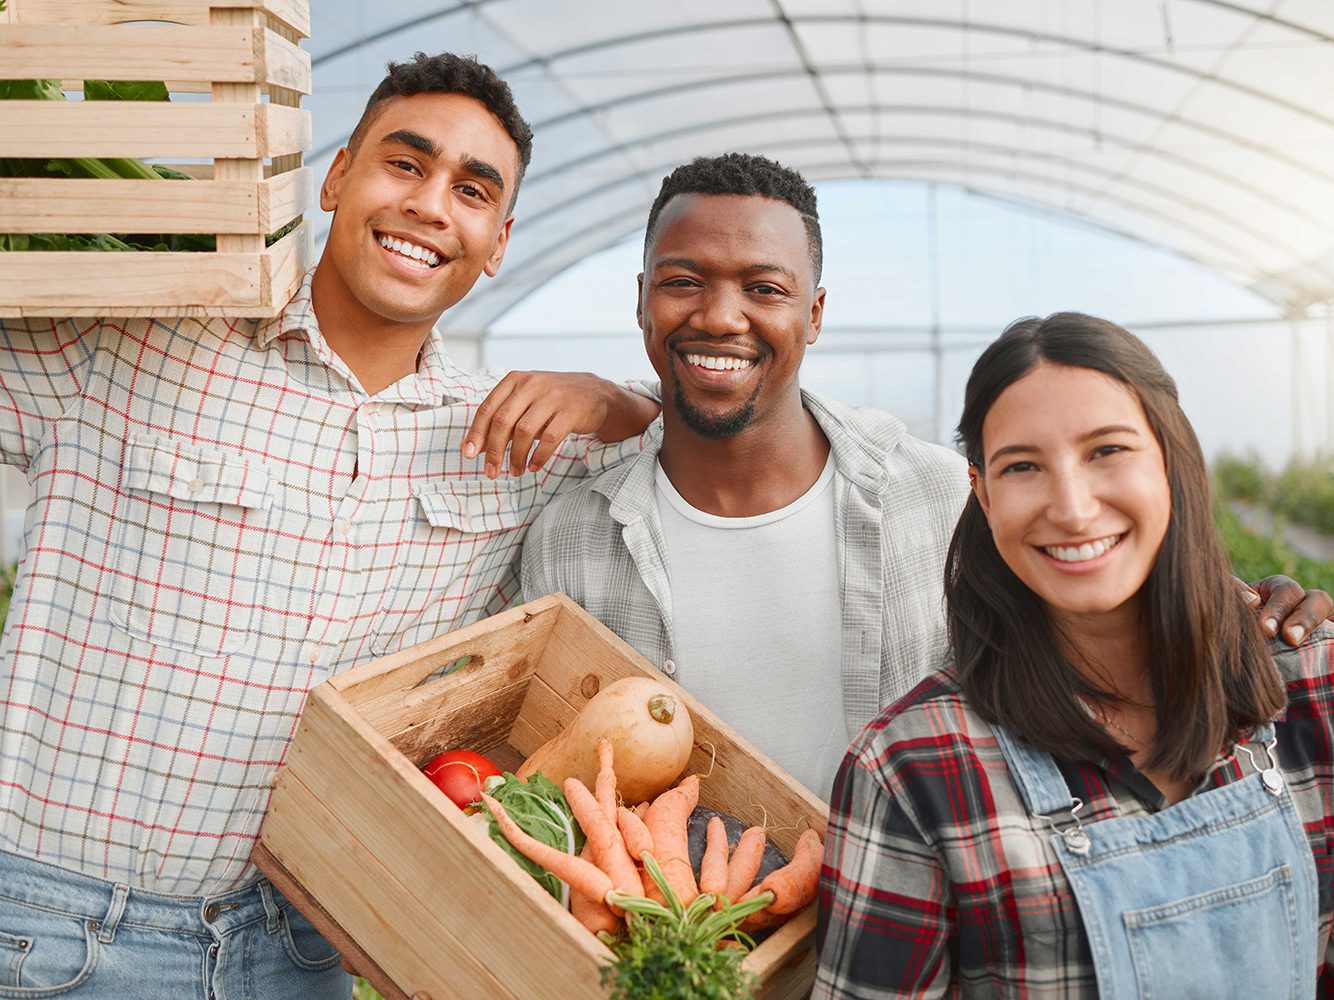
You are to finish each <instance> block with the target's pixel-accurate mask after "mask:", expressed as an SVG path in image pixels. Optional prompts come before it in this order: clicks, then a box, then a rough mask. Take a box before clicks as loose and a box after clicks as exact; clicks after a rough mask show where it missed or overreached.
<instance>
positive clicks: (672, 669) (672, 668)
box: [662, 660, 676, 677]
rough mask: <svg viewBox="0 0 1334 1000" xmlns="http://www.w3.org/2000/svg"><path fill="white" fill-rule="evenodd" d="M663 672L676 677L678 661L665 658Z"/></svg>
mask: <svg viewBox="0 0 1334 1000" xmlns="http://www.w3.org/2000/svg"><path fill="white" fill-rule="evenodd" d="M662 672H663V673H664V674H666V675H667V676H668V677H675V676H676V661H675V660H663V661H662Z"/></svg>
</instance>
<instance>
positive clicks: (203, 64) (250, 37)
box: [0, 24, 277, 81]
mask: <svg viewBox="0 0 1334 1000" xmlns="http://www.w3.org/2000/svg"><path fill="white" fill-rule="evenodd" d="M273 37H274V38H277V36H276V35H274V36H273ZM257 41H259V39H257V38H256V33H255V32H254V31H252V30H249V29H244V28H213V27H202V28H176V27H172V26H170V25H157V24H148V25H139V24H132V25H125V26H124V27H121V28H117V29H116V30H115V31H109V30H108V29H106V28H101V27H96V26H93V27H63V26H55V25H46V24H35V25H26V24H17V25H10V26H9V27H7V28H5V30H4V31H3V32H0V79H6V80H23V79H28V78H31V77H38V78H42V79H49V78H52V77H61V78H69V79H74V80H85V79H94V80H164V79H167V78H171V79H173V80H195V81H201V80H238V81H255V80H259V79H261V78H262V71H263V65H262V62H261V61H260V59H259V58H257V52H258V46H257V44H256V43H257Z"/></svg>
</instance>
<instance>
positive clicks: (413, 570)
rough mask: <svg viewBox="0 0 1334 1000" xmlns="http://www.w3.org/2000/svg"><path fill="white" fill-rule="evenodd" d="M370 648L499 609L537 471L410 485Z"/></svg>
mask: <svg viewBox="0 0 1334 1000" xmlns="http://www.w3.org/2000/svg"><path fill="white" fill-rule="evenodd" d="M414 493H415V495H416V503H415V504H413V505H412V508H411V516H410V520H411V521H412V524H411V527H410V529H409V531H408V532H407V533H406V537H407V541H406V543H405V544H404V545H402V546H400V547H399V550H398V551H397V553H396V559H395V569H394V582H393V585H392V586H391V588H390V592H389V593H388V595H387V596H386V601H385V611H384V614H382V615H381V617H380V620H379V623H378V626H377V628H376V630H375V636H374V638H373V639H372V641H371V650H372V652H374V653H375V654H376V655H377V656H383V655H385V654H386V653H392V652H396V651H397V650H400V649H405V648H407V647H408V646H411V645H413V644H415V643H418V642H425V641H426V640H427V639H431V638H434V637H435V636H437V635H439V634H440V633H442V632H446V631H449V630H450V629H453V628H457V627H459V626H461V625H465V624H468V623H469V622H472V621H475V620H477V619H478V618H482V617H485V616H487V615H493V614H496V613H497V612H499V611H502V610H503V609H504V608H505V607H506V606H507V605H508V604H510V603H512V601H513V600H514V599H515V598H516V597H517V596H518V589H519V578H518V572H519V550H520V546H521V545H522V544H523V537H524V535H525V534H526V532H527V528H528V525H530V524H531V523H532V521H533V518H535V517H536V516H537V512H538V508H539V506H540V501H541V491H540V490H539V488H538V486H537V484H536V482H535V480H534V477H531V476H529V477H525V478H524V479H521V480H511V479H498V480H495V481H494V482H491V481H488V480H457V479H453V480H432V481H429V482H425V483H422V484H421V485H419V486H417V487H416V489H415V490H414Z"/></svg>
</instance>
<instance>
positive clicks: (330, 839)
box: [265, 773, 514, 1000]
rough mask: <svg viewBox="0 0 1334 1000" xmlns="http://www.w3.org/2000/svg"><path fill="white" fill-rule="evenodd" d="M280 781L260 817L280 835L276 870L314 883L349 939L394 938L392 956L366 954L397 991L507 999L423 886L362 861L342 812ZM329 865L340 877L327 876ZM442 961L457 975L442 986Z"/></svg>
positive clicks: (462, 999) (290, 780) (467, 999)
mask: <svg viewBox="0 0 1334 1000" xmlns="http://www.w3.org/2000/svg"><path fill="white" fill-rule="evenodd" d="M280 780H281V781H282V783H283V786H284V787H283V794H282V796H281V797H280V798H279V799H278V801H277V802H276V803H275V805H274V807H273V809H271V810H270V811H269V813H268V815H267V816H266V817H265V822H266V823H267V824H269V826H268V827H267V829H270V830H271V831H272V835H273V836H274V837H275V838H279V839H281V840H282V843H283V845H284V846H283V850H282V855H281V858H280V859H279V860H280V861H281V862H282V865H283V867H284V868H286V869H287V870H288V871H289V872H291V874H292V875H293V876H294V877H295V878H296V879H297V881H298V882H301V883H302V884H303V885H309V884H311V883H313V882H318V883H319V884H320V886H321V894H320V899H321V905H322V906H323V907H324V909H325V910H328V911H329V913H330V915H333V916H335V917H336V919H337V922H338V924H339V926H340V927H342V928H343V930H345V931H347V933H348V934H349V935H351V937H352V938H353V939H354V940H357V941H374V940H380V941H384V940H392V941H394V943H395V947H394V951H393V952H392V953H390V954H387V955H381V956H372V957H373V958H375V960H376V962H377V964H378V965H380V967H381V968H383V969H384V971H385V972H386V973H387V974H388V975H389V976H390V978H391V979H393V981H394V982H395V984H396V985H398V986H399V987H400V989H402V990H403V991H404V992H406V993H411V992H414V991H416V990H420V989H428V990H430V992H431V996H432V998H433V1000H434V998H435V997H440V998H441V1000H446V998H451V997H457V998H459V1000H471V998H473V997H478V996H486V997H495V998H497V1000H504V998H506V997H513V996H514V994H513V993H511V992H510V991H509V990H507V989H505V988H504V987H503V986H502V985H501V984H500V982H499V981H497V979H496V978H495V976H494V975H493V974H492V973H491V971H490V970H489V969H487V967H486V965H485V964H484V963H482V962H480V961H478V960H477V959H476V958H474V957H473V956H472V955H471V954H469V952H468V950H467V948H466V947H465V946H464V945H463V944H461V943H460V942H459V941H458V939H457V938H456V937H455V936H454V935H453V934H452V933H451V932H450V931H449V930H448V929H447V928H446V927H445V926H444V925H442V924H441V922H440V920H439V918H438V915H437V913H436V909H435V907H432V906H427V905H425V904H423V903H422V902H421V900H420V899H419V898H418V895H419V894H422V895H430V893H429V889H428V890H427V891H426V892H424V893H423V892H422V891H421V890H422V888H424V887H417V892H413V891H411V889H410V888H409V887H408V886H405V885H404V884H403V883H401V882H399V881H398V880H397V879H396V878H395V877H394V875H393V874H392V873H390V872H388V871H386V870H385V869H384V867H383V866H381V865H379V864H377V863H375V862H374V861H369V860H367V856H366V848H365V846H364V844H363V843H362V841H361V838H360V837H359V836H358V832H359V828H358V827H356V826H353V827H352V828H349V826H348V825H347V821H348V817H346V816H344V815H340V814H337V813H334V812H331V811H330V810H329V809H328V808H327V807H326V805H325V804H324V803H322V802H321V801H320V800H319V798H317V797H316V796H315V795H314V794H313V793H312V792H311V791H310V789H308V788H307V787H306V786H305V784H304V783H302V782H301V781H300V780H299V779H298V778H297V777H296V776H295V775H292V774H290V773H284V775H283V777H282V778H281V779H280ZM364 825H365V824H363V827H362V828H364ZM312 829H315V830H319V831H320V835H319V837H317V838H316V837H310V836H308V835H305V833H304V831H309V830H312ZM331 866H332V867H334V868H337V869H340V870H341V872H342V873H344V875H345V877H343V878H335V877H330V876H329V874H328V870H329V868H330V867H331ZM442 965H444V966H445V967H447V968H450V969H453V970H455V971H456V973H457V978H456V979H454V980H453V981H452V982H449V983H446V982H441V981H439V980H437V979H435V978H434V977H433V976H432V973H431V968H432V966H434V967H435V968H437V969H438V968H440V967H441V966H442Z"/></svg>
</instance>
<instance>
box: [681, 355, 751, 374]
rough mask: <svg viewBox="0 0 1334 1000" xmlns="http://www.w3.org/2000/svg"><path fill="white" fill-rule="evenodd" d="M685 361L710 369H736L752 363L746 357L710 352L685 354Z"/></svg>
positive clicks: (746, 366)
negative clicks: (729, 356) (724, 355)
mask: <svg viewBox="0 0 1334 1000" xmlns="http://www.w3.org/2000/svg"><path fill="white" fill-rule="evenodd" d="M686 361H688V362H690V363H691V364H692V365H698V366H699V367H700V368H708V369H709V370H711V371H737V370H739V369H741V368H749V367H750V366H751V365H752V364H754V362H753V361H750V360H749V359H747V358H723V357H716V356H715V355H712V354H687V355H686Z"/></svg>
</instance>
